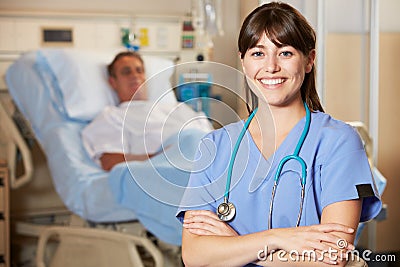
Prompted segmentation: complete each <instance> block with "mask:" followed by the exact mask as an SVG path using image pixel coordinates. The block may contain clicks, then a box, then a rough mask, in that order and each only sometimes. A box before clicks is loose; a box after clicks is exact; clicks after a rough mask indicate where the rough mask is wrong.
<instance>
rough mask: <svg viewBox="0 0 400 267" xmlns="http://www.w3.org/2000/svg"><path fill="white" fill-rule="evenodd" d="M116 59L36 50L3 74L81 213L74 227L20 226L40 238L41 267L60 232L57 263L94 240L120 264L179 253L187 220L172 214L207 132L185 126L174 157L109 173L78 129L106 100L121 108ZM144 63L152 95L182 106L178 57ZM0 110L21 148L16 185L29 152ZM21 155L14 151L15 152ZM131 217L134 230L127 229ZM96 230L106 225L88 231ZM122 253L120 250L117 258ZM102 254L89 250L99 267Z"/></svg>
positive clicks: (28, 169)
mask: <svg viewBox="0 0 400 267" xmlns="http://www.w3.org/2000/svg"><path fill="white" fill-rule="evenodd" d="M114 55H115V53H98V52H97V53H94V52H93V53H92V52H89V51H80V50H74V49H50V48H48V49H39V50H36V51H30V52H26V53H24V54H23V55H22V56H21V57H20V58H18V59H17V60H16V61H15V62H14V63H13V64H12V65H11V66H10V67H9V68H8V70H7V72H6V77H5V78H6V83H7V85H8V90H9V93H10V95H11V97H12V99H13V101H14V102H15V104H16V107H17V109H18V111H19V112H21V113H22V115H23V117H24V118H25V119H26V122H27V125H28V128H30V129H31V130H32V132H33V134H34V136H35V138H36V140H37V142H38V143H39V145H40V147H41V149H42V150H43V151H44V153H45V155H46V159H47V164H48V167H49V170H50V173H51V177H52V182H53V184H54V188H55V190H56V191H57V193H58V195H59V196H60V198H61V199H62V201H63V203H64V205H65V207H66V208H67V209H68V210H69V211H70V212H71V213H72V214H73V215H75V216H72V218H76V217H78V218H79V219H82V221H80V220H70V221H68V222H65V221H64V222H63V224H67V226H69V227H65V226H64V227H60V226H54V225H53V226H49V225H42V224H34V223H33V224H32V223H26V222H25V223H24V222H23V223H19V224H17V226H16V229H17V232H19V233H20V234H26V235H32V236H35V235H36V236H38V237H39V242H38V244H39V247H38V250H37V252H38V253H37V264H38V266H43V264H44V262H45V261H44V255H45V249H44V247H45V246H46V244H49V243H51V242H53V240H54V239H55V238H56V239H57V240H58V241H62V242H61V243H60V245H58V247H57V250H56V251H55V253H53V255H54V256H55V258H53V260H52V263H53V264H55V265H53V266H64V265H60V262H61V261H60V258H61V259H65V258H68V259H74V256H72V258H71V256H67V255H68V253H73V252H77V251H81V253H82V251H86V250H87V245H88V244H99V245H98V246H97V245H96V246H97V247H94V245H93V246H92V247H93V249H96V251H97V252H96V254H97V255H103V253H106V252H107V255H110V258H111V255H113V256H114V257H113V258H114V259H115V258H116V259H118V260H119V261H118V262H119V263H120V264H118V263H116V264H118V266H125V265H123V262H124V263H127V266H142V264H144V263H143V262H140V260H142V259H141V257H138V253H139V252H140V251H145V253H144V254H145V255H148V256H150V258H152V261H151V262H153V263H154V264H155V266H163V265H166V263H165V262H163V257H162V253H163V249H164V251H165V250H167V251H169V252H170V251H172V253H176V255H175V256H177V257H178V258H179V246H180V242H181V225H180V223H179V222H178V220H176V219H175V211H176V209H177V205H178V204H179V201H180V196H181V194H182V193H183V188H184V186H185V185H186V182H187V178H188V175H189V170H190V167H191V163H192V160H191V159H192V158H193V156H194V152H195V150H196V147H197V143H198V141H199V139H200V138H201V137H202V136H203V135H204V134H205V131H202V130H194V129H192V130H184V131H182V132H180V133H179V134H177V135H174V136H172V137H170V138H169V139H167V140H166V141H165V145H167V146H169V149H168V153H164V154H159V155H157V156H155V157H153V158H151V159H150V160H147V161H144V162H127V163H121V164H118V165H116V166H115V167H114V168H113V169H112V170H111V171H110V172H105V171H103V170H102V169H101V168H100V167H99V166H98V165H96V164H95V163H94V161H93V160H92V159H90V158H89V157H88V155H87V153H86V151H85V149H84V147H83V145H82V140H81V136H80V133H81V130H82V129H83V128H84V127H85V126H86V125H87V124H88V123H89V122H90V121H91V120H92V119H93V118H94V117H95V116H96V114H98V113H99V112H100V111H101V110H102V109H103V108H104V106H106V105H114V104H116V98H115V95H113V92H112V90H110V88H109V87H108V83H107V75H106V64H107V63H109V62H111V60H112V58H113V56H114ZM144 61H145V66H146V74H147V76H148V77H149V79H148V80H147V82H146V83H147V87H148V91H149V98H150V100H151V101H161V102H176V101H177V100H176V98H175V95H174V92H173V91H171V90H170V89H171V88H172V87H173V86H172V84H171V80H172V79H171V78H172V77H173V74H174V68H173V66H174V62H173V61H172V60H170V59H166V58H161V57H153V56H144ZM155 74H157V75H155ZM1 110H2V109H0V111H1ZM2 114H3V115H2V116H4V120H7V121H8V122H9V126H7V127H6V128H5V129H4V130H5V131H8V132H9V133H8V135H9V136H11V137H12V138H10V142H11V143H12V144H11V145H10V147H13V145H14V144H16V145H17V146H18V150H19V151H20V153H19V154H20V156H22V159H23V162H24V170H25V174H23V175H22V176H20V177H17V178H14V179H13V181H12V184H13V185H14V187H15V188H17V187H21V186H23V185H24V184H26V183H27V182H29V180H30V179H31V177H30V176H31V174H32V164H31V155H30V151H29V147H27V145H26V143H25V142H24V140H23V138H22V137H20V134H19V129H18V128H20V127H16V125H15V121H13V120H12V119H10V116H8V117H7V114H6V113H2ZM2 121H3V118H2ZM24 127H25V126H24ZM16 154H18V153H16V152H15V151H14V152H13V155H12V156H11V158H12V157H13V156H15V155H16ZM12 176H13V177H15V176H16V175H12ZM76 221H78V223H76ZM131 223H132V224H133V225H135V226H133V227H131V226H126V225H131ZM71 224H75V226H74V227H72V226H70V225H71ZM77 224H78V226H76V225H77ZM118 225H123V226H122V227H119V226H118ZM90 226H92V227H94V226H100V227H102V228H106V229H101V230H100V229H88V228H85V227H90ZM110 228H111V229H114V230H115V229H117V230H119V232H131V233H132V235H127V234H126V233H125V235H126V236H125V237H124V238H122V235H123V234H122V233H118V232H114V235H113V234H112V232H111V231H109V230H108V229H110ZM131 229H133V230H131ZM93 240H95V241H96V242H93ZM71 244H72V245H71ZM101 244H104V245H101ZM110 244H114V245H115V246H116V247H118V246H122V247H124V250H121V249H113V250H110V249H108V248H107V247H109V246H110ZM155 244H156V245H158V246H156V245H155ZM78 245H80V246H78ZM160 246H161V248H160ZM79 248H81V249H79ZM82 248H86V249H83V250H82ZM116 250H117V251H119V252H120V253H119V254H116V253H115V251H116ZM121 251H125V252H129V253H125V254H124V255H125V258H124V257H122V256H116V255H120V254H121ZM138 251H139V252H138ZM99 253H100V254H99ZM96 254H87V255H92V256H94V257H92V260H93V262H92V263H91V264H92V265H93V266H94V265H96V266H99V265H98V264H97V260H98V259H97V258H96V257H95V255H96ZM122 254H123V253H122ZM142 254H143V253H142ZM126 255H128V258H127V257H126ZM115 256H116V257H115ZM141 256H142V255H141ZM164 258H165V257H164ZM76 259H79V260H78V262H77V260H76ZM81 259H82V257H79V258H76V257H75V262H73V261H72V262H71V261H69V265H72V266H79V265H78V264H79V263H81V262H79V261H81ZM175 260H176V259H175ZM179 260H180V258H179V259H178V260H177V261H179ZM65 264H66V263H65ZM81 264H83V266H85V265H87V264H88V263H87V262H86V263H81ZM177 264H178V263H173V264H172V266H176V265H177ZM104 266H107V264H105V263H104Z"/></svg>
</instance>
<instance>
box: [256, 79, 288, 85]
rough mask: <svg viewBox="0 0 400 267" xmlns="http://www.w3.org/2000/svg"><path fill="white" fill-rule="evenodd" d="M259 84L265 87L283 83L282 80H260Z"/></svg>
mask: <svg viewBox="0 0 400 267" xmlns="http://www.w3.org/2000/svg"><path fill="white" fill-rule="evenodd" d="M261 83H262V84H266V85H275V84H279V83H283V79H261Z"/></svg>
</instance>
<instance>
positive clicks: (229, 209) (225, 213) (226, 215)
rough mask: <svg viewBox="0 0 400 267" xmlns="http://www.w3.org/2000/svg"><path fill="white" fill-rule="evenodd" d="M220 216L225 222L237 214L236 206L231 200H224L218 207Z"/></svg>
mask: <svg viewBox="0 0 400 267" xmlns="http://www.w3.org/2000/svg"><path fill="white" fill-rule="evenodd" d="M217 215H218V218H219V219H220V220H222V221H224V222H228V221H231V220H232V219H233V218H234V217H235V215H236V208H235V205H233V204H232V203H231V202H222V203H221V204H219V205H218V209H217Z"/></svg>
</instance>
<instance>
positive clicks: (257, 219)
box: [177, 112, 382, 235]
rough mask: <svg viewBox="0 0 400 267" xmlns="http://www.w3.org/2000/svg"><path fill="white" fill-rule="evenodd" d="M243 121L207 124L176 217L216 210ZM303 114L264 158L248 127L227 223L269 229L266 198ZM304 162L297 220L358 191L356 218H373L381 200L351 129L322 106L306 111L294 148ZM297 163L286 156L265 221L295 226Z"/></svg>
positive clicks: (307, 220)
mask: <svg viewBox="0 0 400 267" xmlns="http://www.w3.org/2000/svg"><path fill="white" fill-rule="evenodd" d="M243 124H244V123H243V121H239V122H236V123H232V124H230V125H228V126H225V127H224V128H221V129H218V130H215V131H213V132H212V133H210V134H208V135H207V136H205V137H204V138H203V140H202V141H201V143H200V145H199V150H198V152H197V156H196V162H195V164H194V168H193V171H192V174H191V176H190V180H189V183H188V187H187V189H186V190H185V193H184V195H183V198H182V202H181V205H180V207H179V209H178V212H177V217H178V219H180V220H181V221H182V220H183V216H184V211H186V210H194V209H196V210H199V209H204V210H210V211H212V212H215V211H216V208H217V207H218V205H219V204H220V203H221V202H223V196H224V193H225V185H226V177H227V171H228V165H229V160H230V157H231V153H232V150H233V147H234V144H235V143H236V140H237V138H238V136H239V133H240V131H241V129H242V127H243ZM304 125H305V117H304V118H303V119H302V120H300V121H299V122H298V123H297V125H296V126H295V127H294V128H293V129H292V130H291V132H290V133H289V134H288V136H287V137H286V139H285V140H284V141H283V143H282V144H281V145H280V146H279V148H278V149H277V150H276V152H275V154H274V155H273V156H272V157H271V158H269V159H265V158H264V157H263V156H262V154H261V152H260V151H259V149H258V148H257V146H256V144H255V143H254V141H253V140H252V138H251V135H250V134H249V132H248V131H247V132H246V134H245V136H244V138H243V140H242V142H241V144H240V147H239V150H238V153H237V157H236V160H235V163H234V167H233V172H232V182H231V187H230V192H229V201H230V202H232V203H233V204H234V205H235V206H236V216H235V218H234V219H233V220H232V221H231V222H229V224H230V225H231V227H233V228H234V229H235V230H236V231H237V232H238V233H239V234H240V235H244V234H249V233H253V232H258V231H263V230H266V229H268V216H269V205H270V200H271V192H272V187H273V183H274V175H275V173H276V169H277V165H278V164H279V161H280V160H281V159H282V158H283V157H285V156H287V155H290V154H293V152H294V149H295V147H296V145H297V142H298V140H299V138H300V136H301V133H302V131H303V128H304ZM300 157H302V158H303V159H304V160H305V162H306V165H307V178H306V189H305V199H304V207H303V213H302V217H301V221H300V225H312V224H319V223H320V219H321V214H322V210H323V208H324V207H326V206H327V205H329V204H332V203H335V202H339V201H345V200H351V199H358V198H363V206H362V212H361V220H360V221H361V222H363V221H367V220H370V219H372V218H374V217H375V216H376V215H377V214H378V213H379V211H380V209H381V206H382V203H381V200H380V196H379V193H378V191H377V188H376V186H375V183H374V179H373V175H372V173H371V169H370V166H369V163H368V159H367V156H366V153H365V150H364V147H363V143H362V141H361V139H360V137H359V135H358V133H357V132H356V131H355V130H354V129H353V128H352V127H351V126H350V125H348V124H346V123H344V122H341V121H338V120H335V119H333V118H332V117H331V116H329V115H328V114H326V113H322V112H313V113H311V124H310V130H309V132H308V135H307V137H306V139H305V141H304V144H303V146H302V148H301V150H300ZM300 178H301V166H300V164H299V163H298V162H297V161H295V160H290V161H288V162H287V163H286V164H285V166H284V168H283V170H282V174H281V176H280V180H279V185H278V187H277V190H276V194H275V200H274V210H273V216H272V227H273V228H281V227H294V226H295V225H296V221H297V216H298V213H299V208H300V199H301V197H300V193H301V185H300Z"/></svg>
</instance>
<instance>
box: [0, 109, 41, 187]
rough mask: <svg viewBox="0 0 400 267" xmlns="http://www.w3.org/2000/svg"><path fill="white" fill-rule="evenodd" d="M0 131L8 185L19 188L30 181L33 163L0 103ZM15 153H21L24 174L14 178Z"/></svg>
mask: <svg viewBox="0 0 400 267" xmlns="http://www.w3.org/2000/svg"><path fill="white" fill-rule="evenodd" d="M0 129H1V131H2V132H3V133H4V135H5V138H6V140H5V141H6V149H7V151H6V155H7V162H8V167H9V170H10V185H11V188H12V189H15V188H19V187H21V186H23V185H24V184H26V183H28V182H29V181H30V180H31V179H32V174H33V162H32V156H31V152H30V149H29V147H28V145H27V144H26V142H25V140H24V138H23V137H22V135H21V133H20V131H19V130H18V128H17V126H16V125H15V123H14V121H13V120H12V118H11V117H10V115H9V114H8V113H7V111H6V109H5V108H4V106H3V104H2V103H1V102H0ZM17 151H19V152H20V153H21V157H22V164H23V167H24V173H23V174H21V175H20V176H18V177H16V158H17Z"/></svg>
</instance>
